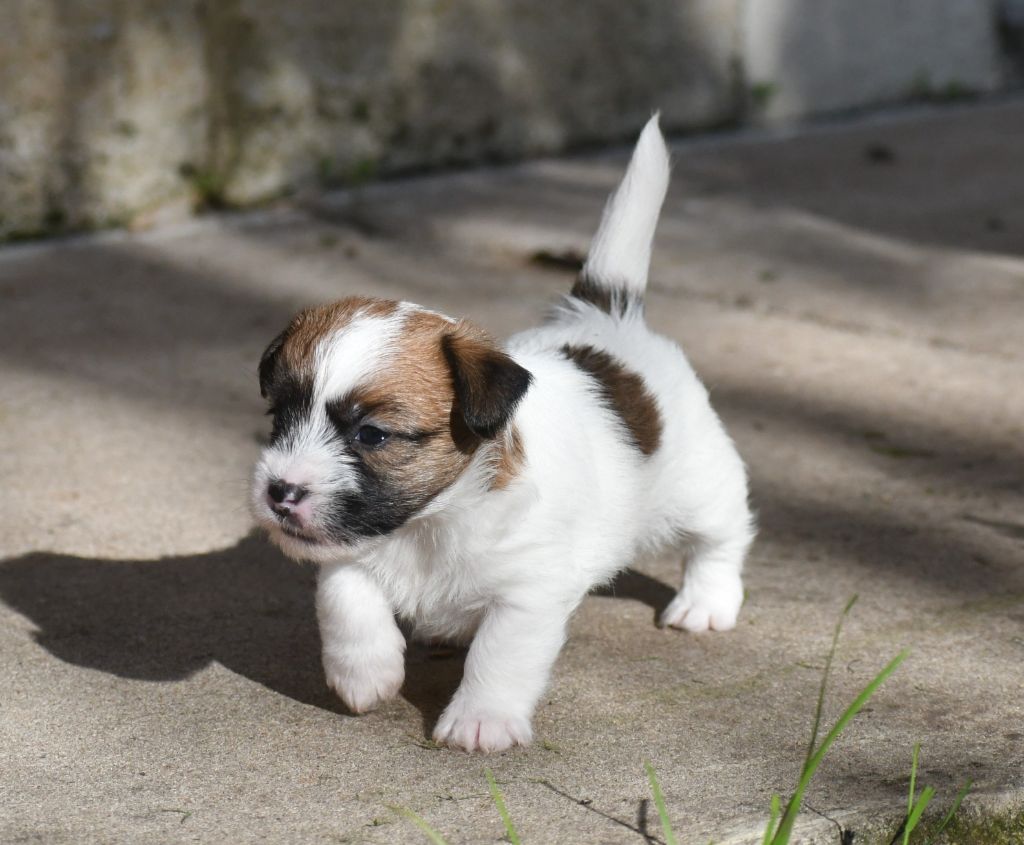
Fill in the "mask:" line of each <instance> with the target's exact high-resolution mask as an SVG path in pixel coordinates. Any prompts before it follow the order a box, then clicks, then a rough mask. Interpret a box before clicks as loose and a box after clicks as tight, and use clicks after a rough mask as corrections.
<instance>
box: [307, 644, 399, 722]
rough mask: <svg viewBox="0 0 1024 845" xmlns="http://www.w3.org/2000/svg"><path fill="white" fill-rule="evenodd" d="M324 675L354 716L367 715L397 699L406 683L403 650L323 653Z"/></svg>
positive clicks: (351, 648) (350, 649) (353, 650)
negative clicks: (385, 703) (388, 701)
mask: <svg viewBox="0 0 1024 845" xmlns="http://www.w3.org/2000/svg"><path fill="white" fill-rule="evenodd" d="M324 673H325V674H326V675H327V685H328V686H329V687H330V688H331V689H333V690H334V691H335V692H336V693H337V694H338V695H339V696H340V697H341V700H342V701H344V702H345V706H346V707H348V709H349V710H351V711H352V712H353V713H366V712H368V711H370V710H373V709H375V708H377V707H379V706H380V705H381V704H383V703H384V702H385V701H387V700H388V699H390V698H394V697H395V696H396V695H397V694H398V691H399V690H400V689H401V688H402V681H404V680H405V658H404V655H403V654H402V651H401V649H385V650H380V651H375V650H373V649H367V650H365V651H362V650H360V649H356V648H353V647H349V648H346V649H343V650H340V651H333V652H332V651H327V650H325V651H324Z"/></svg>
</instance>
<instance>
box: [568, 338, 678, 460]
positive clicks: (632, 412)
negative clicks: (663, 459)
mask: <svg viewBox="0 0 1024 845" xmlns="http://www.w3.org/2000/svg"><path fill="white" fill-rule="evenodd" d="M562 354H563V355H565V357H566V358H568V359H569V360H570V361H572V362H573V363H574V364H575V365H576V366H577V367H579V368H580V369H581V370H583V372H585V373H586V374H587V375H589V376H591V377H592V378H593V379H594V381H595V382H597V384H598V386H599V388H600V391H601V397H602V398H603V399H604V401H605V402H606V403H607V404H608V407H609V408H611V409H612V410H613V411H614V412H615V413H616V414H617V415H618V416H619V418H620V419H621V420H622V422H623V423H624V424H625V426H626V430H627V431H628V432H629V435H630V437H631V438H632V440H633V444H634V445H635V446H636V447H637V448H638V449H639V450H640V451H641V452H642V453H643V454H644V455H653V454H654V452H655V451H656V450H657V448H658V446H659V445H660V444H661V429H662V426H661V414H660V413H659V412H658V405H657V403H656V402H655V400H654V397H653V396H652V395H651V393H650V391H648V390H647V385H645V384H644V380H643V379H642V378H641V377H640V376H639V375H637V374H636V373H634V372H632V371H631V370H627V369H626V368H625V367H624V366H623V365H622V364H621V363H620V362H618V361H616V360H615V358H613V357H612V356H611V355H609V354H608V353H607V352H605V351H604V350H601V349H595V348H594V347H593V346H572V345H569V344H566V345H565V346H563V347H562Z"/></svg>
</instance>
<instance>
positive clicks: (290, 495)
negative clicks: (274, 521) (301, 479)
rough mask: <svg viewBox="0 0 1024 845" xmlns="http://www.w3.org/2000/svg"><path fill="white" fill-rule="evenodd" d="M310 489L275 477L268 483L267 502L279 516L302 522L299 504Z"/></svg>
mask: <svg viewBox="0 0 1024 845" xmlns="http://www.w3.org/2000/svg"><path fill="white" fill-rule="evenodd" d="M308 492H309V491H308V490H306V488H305V487H300V486H299V485H298V484H289V483H288V482H287V481H282V480H281V479H274V480H273V481H271V482H270V484H268V485H267V504H268V505H269V506H270V509H271V510H272V511H273V512H274V513H276V514H277V515H278V516H280V517H282V518H285V519H291V520H293V521H295V522H298V523H300V524H301V522H302V517H301V516H300V514H299V505H300V503H301V502H302V500H303V499H305V498H306V494H307V493H308Z"/></svg>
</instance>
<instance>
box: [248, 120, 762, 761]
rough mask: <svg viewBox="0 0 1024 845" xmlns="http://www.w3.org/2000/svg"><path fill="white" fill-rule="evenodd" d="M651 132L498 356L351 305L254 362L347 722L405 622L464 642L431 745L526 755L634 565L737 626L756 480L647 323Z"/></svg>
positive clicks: (471, 334) (654, 178)
mask: <svg viewBox="0 0 1024 845" xmlns="http://www.w3.org/2000/svg"><path fill="white" fill-rule="evenodd" d="M657 120H658V119H657V115H655V117H653V118H652V119H651V121H650V122H649V123H648V124H647V126H646V127H645V128H644V130H643V133H642V134H641V135H640V139H639V141H638V143H637V146H636V150H635V151H634V153H633V158H632V160H631V162H630V164H629V169H628V170H627V172H626V175H625V178H624V179H623V180H622V183H621V185H620V186H619V188H618V190H617V191H616V192H615V194H613V195H612V197H611V198H610V200H609V201H608V204H607V206H606V208H605V210H604V216H603V218H602V220H601V224H600V228H599V229H598V231H597V235H596V236H595V238H594V241H593V243H592V244H591V247H590V253H589V257H588V258H587V261H586V264H585V265H584V267H583V270H582V272H581V274H580V276H579V278H578V280H577V281H576V283H575V285H574V287H573V288H572V291H571V292H570V293H569V295H568V296H567V297H565V299H564V301H562V302H561V303H560V304H559V305H558V306H557V307H556V309H555V310H554V312H553V314H552V315H551V316H550V317H549V318H548V320H547V321H546V322H545V323H544V324H542V325H541V326H539V327H537V328H534V329H531V330H529V331H525V332H523V333H521V334H518V335H516V336H515V337H513V338H512V339H511V340H509V341H508V342H507V343H506V344H504V345H502V344H499V343H497V342H496V341H495V340H493V339H492V338H491V337H489V336H488V335H487V334H486V333H485V332H484V331H482V330H481V329H479V328H477V327H476V326H474V325H472V324H471V323H468V322H466V321H465V320H458V319H454V318H451V317H446V316H444V315H442V314H438V313H436V312H434V311H429V310H427V309H425V308H421V307H419V306H417V305H413V304H410V303H408V302H391V301H387V300H381V299H370V298H363V297H349V298H348V299H343V300H341V301H340V302H335V303H333V304H330V305H322V306H318V307H315V308H309V309H307V310H305V311H303V312H301V313H300V314H299V315H298V316H297V317H295V319H294V320H292V322H291V324H290V325H289V326H288V327H287V328H286V329H285V330H284V332H282V333H281V334H280V335H279V336H278V337H277V338H275V339H274V341H273V342H272V343H271V344H270V346H269V347H268V348H267V350H266V352H265V353H264V355H263V358H262V360H261V361H260V366H259V376H260V388H261V391H262V393H263V395H264V397H266V398H267V399H268V400H269V402H270V414H271V415H272V417H273V431H272V433H271V437H270V444H269V446H267V448H266V449H265V450H264V452H263V454H262V457H261V459H260V461H259V464H258V466H257V468H256V472H255V481H254V485H253V507H254V511H255V515H256V519H257V521H258V522H259V524H260V525H261V526H262V527H263V528H265V529H266V530H267V531H268V533H269V534H270V536H271V538H272V539H273V540H274V542H276V543H277V545H278V546H280V548H281V549H282V550H283V551H284V552H285V553H286V554H288V555H289V556H291V557H293V558H297V559H302V560H310V561H314V562H316V563H319V564H320V570H319V582H318V588H317V597H316V605H317V615H318V618H319V622H320V632H321V636H322V640H323V665H324V670H325V672H326V676H327V683H328V684H330V686H331V687H332V688H333V689H334V690H336V691H337V693H338V695H339V696H341V698H342V700H343V701H344V702H345V704H346V705H347V706H348V707H349V708H350V709H351V710H352V711H354V712H356V713H362V712H364V711H367V710H371V709H373V708H374V707H376V706H377V705H379V704H380V703H381V702H383V701H386V700H387V699H389V698H391V697H392V696H394V695H396V694H397V693H398V691H399V689H400V687H401V686H402V681H403V679H404V675H405V670H404V651H405V638H404V637H403V635H402V633H401V631H400V630H399V628H398V625H397V624H396V616H397V617H400V618H401V619H403V620H405V621H406V622H408V623H409V625H410V626H411V628H412V630H413V631H414V633H415V634H416V635H417V636H420V637H424V638H428V639H432V640H433V639H441V640H447V641H455V642H461V643H468V644H469V652H468V655H467V657H466V666H465V674H464V677H463V680H462V683H461V685H460V686H459V688H458V691H457V692H456V693H455V696H454V697H453V698H452V700H451V702H450V703H449V704H448V707H447V708H446V709H445V711H444V713H443V714H442V716H441V718H440V719H439V721H438V723H437V726H436V727H435V729H434V738H435V739H436V740H437V741H438V742H440V743H446V744H448V745H450V746H454V747H458V748H463V749H465V750H467V751H477V750H479V751H500V750H502V749H506V748H509V747H510V746H512V745H515V744H522V745H525V744H527V743H529V742H530V740H531V737H532V729H531V726H530V720H531V717H532V715H533V711H534V708H535V706H536V704H537V701H538V699H539V698H540V696H541V694H542V693H543V691H544V688H545V686H546V685H547V683H548V680H549V678H550V675H551V668H552V665H553V664H554V662H555V659H556V657H557V656H558V652H559V650H560V649H561V647H562V644H563V642H564V641H565V636H566V626H567V623H568V621H569V618H570V616H571V615H572V613H573V610H574V609H575V608H576V606H577V605H578V604H579V603H580V601H581V600H582V599H583V597H584V596H585V595H586V594H587V592H588V591H589V590H591V589H592V588H593V587H594V586H595V585H599V584H605V583H607V582H609V581H610V580H611V579H612V578H613V577H614V576H615V574H616V573H617V572H618V571H619V570H621V569H622V568H624V567H625V566H627V565H628V564H629V563H631V562H632V561H633V560H634V559H636V558H637V557H639V556H641V555H653V554H664V553H665V552H667V551H674V552H676V553H678V554H680V556H681V557H684V558H685V573H684V575H683V578H682V589H680V590H679V593H678V595H676V597H675V598H674V599H673V600H672V602H671V603H670V604H669V606H668V607H667V608H666V609H665V611H664V613H663V614H662V616H661V621H662V623H663V624H665V625H669V626H673V627H677V628H684V629H686V630H687V631H707V630H709V629H714V630H717V631H724V630H727V629H729V628H732V627H733V626H734V625H735V624H736V616H737V614H738V612H739V609H740V605H741V604H742V602H743V585H742V581H741V579H740V570H741V568H742V565H743V558H744V555H745V554H746V551H747V548H748V546H749V545H750V543H751V541H752V539H753V537H754V525H753V519H752V517H751V513H750V510H749V508H748V505H747V480H746V472H745V470H744V466H743V463H742V461H741V460H740V457H739V455H738V454H737V452H736V449H735V447H734V446H733V443H732V441H731V440H730V439H729V436H728V435H727V434H726V432H725V429H724V428H723V426H722V423H721V421H720V420H719V418H718V416H717V415H716V414H715V412H714V411H713V410H712V408H711V405H710V404H709V401H708V393H707V390H706V389H705V388H704V386H703V385H702V384H701V383H700V381H699V380H698V378H697V376H696V375H695V373H694V372H693V369H692V368H691V367H690V364H689V363H688V362H687V360H686V357H685V356H684V355H683V352H682V350H680V348H679V347H678V346H677V345H676V344H675V343H674V342H672V341H671V340H669V339H668V338H665V337H662V336H660V335H657V334H655V333H654V332H652V331H651V330H650V329H649V328H648V327H647V326H646V324H645V323H644V316H643V296H644V289H645V287H646V284H647V272H648V266H649V264H650V252H651V240H652V238H653V235H654V229H655V225H656V223H657V220H658V214H659V211H660V208H661V204H662V201H663V200H664V197H665V190H666V187H667V185H668V177H669V158H668V151H667V149H666V147H665V142H664V139H663V138H662V136H661V132H660V131H659V129H658V122H657Z"/></svg>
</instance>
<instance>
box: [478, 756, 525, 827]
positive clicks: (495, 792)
mask: <svg viewBox="0 0 1024 845" xmlns="http://www.w3.org/2000/svg"><path fill="white" fill-rule="evenodd" d="M484 777H486V778H487V786H488V787H489V788H490V790H491V798H493V799H494V805H495V806H496V807H497V808H498V814H499V815H500V816H501V821H502V822H503V823H504V825H505V833H507V834H508V841H509V842H511V843H512V845H522V843H521V842H520V841H519V834H518V833H516V829H515V828H514V827H513V826H512V817H511V816H509V814H508V808H507V807H506V806H505V799H504V798H502V797H501V790H500V789H498V784H497V782H496V781H495V780H494V772H492V771H491V770H490V769H484Z"/></svg>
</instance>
